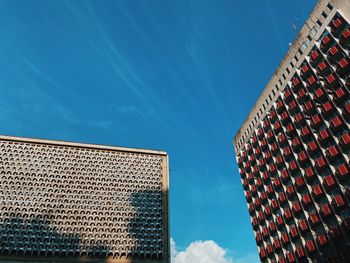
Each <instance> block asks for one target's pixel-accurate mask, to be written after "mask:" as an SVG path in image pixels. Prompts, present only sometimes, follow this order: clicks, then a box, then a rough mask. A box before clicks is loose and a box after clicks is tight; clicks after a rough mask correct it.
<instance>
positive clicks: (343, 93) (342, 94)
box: [334, 87, 349, 105]
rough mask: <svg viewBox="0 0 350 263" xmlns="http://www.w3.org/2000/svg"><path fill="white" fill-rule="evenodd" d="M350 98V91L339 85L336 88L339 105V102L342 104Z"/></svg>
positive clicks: (335, 98)
mask: <svg viewBox="0 0 350 263" xmlns="http://www.w3.org/2000/svg"><path fill="white" fill-rule="evenodd" d="M348 98H349V93H348V92H347V90H346V89H344V88H343V87H339V88H337V89H336V90H335V93H334V100H335V102H336V103H338V105H339V104H340V105H341V104H342V103H343V102H344V101H345V100H346V99H348Z"/></svg>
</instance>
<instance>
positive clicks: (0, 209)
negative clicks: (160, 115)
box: [0, 136, 170, 263]
mask: <svg viewBox="0 0 350 263" xmlns="http://www.w3.org/2000/svg"><path fill="white" fill-rule="evenodd" d="M168 215H169V213H168V156H167V154H166V153H165V152H162V151H154V150H144V149H133V148H122V147H111V146H104V145H93V144H82V143H71V142H62V141H51V140H38V139H27V138H19V137H8V136H0V262H2V263H3V262H55V263H56V262H71V263H72V262H95V263H98V262H110V263H131V262H132V263H169V262H170V252H169V227H168Z"/></svg>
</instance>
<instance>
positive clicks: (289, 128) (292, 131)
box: [287, 123, 295, 135]
mask: <svg viewBox="0 0 350 263" xmlns="http://www.w3.org/2000/svg"><path fill="white" fill-rule="evenodd" d="M294 132H295V129H294V126H293V124H291V123H289V124H288V125H287V134H288V135H291V134H292V133H294Z"/></svg>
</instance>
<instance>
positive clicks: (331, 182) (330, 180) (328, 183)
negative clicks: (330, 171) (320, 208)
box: [324, 175, 336, 189]
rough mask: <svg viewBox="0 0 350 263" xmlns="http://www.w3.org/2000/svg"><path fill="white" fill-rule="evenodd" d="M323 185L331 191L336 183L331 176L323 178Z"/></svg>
mask: <svg viewBox="0 0 350 263" xmlns="http://www.w3.org/2000/svg"><path fill="white" fill-rule="evenodd" d="M324 184H325V186H326V187H327V188H328V189H331V188H332V187H334V186H335V184H336V182H335V180H334V177H333V175H327V176H326V177H325V178H324Z"/></svg>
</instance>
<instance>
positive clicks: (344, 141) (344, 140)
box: [340, 132, 350, 149]
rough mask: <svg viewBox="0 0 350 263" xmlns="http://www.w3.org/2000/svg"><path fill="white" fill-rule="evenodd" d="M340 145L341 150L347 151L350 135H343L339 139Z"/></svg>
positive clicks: (349, 144)
mask: <svg viewBox="0 0 350 263" xmlns="http://www.w3.org/2000/svg"><path fill="white" fill-rule="evenodd" d="M340 144H341V147H342V148H343V149H348V148H349V146H350V133H349V132H347V133H344V134H343V135H342V137H341V138H340Z"/></svg>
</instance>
